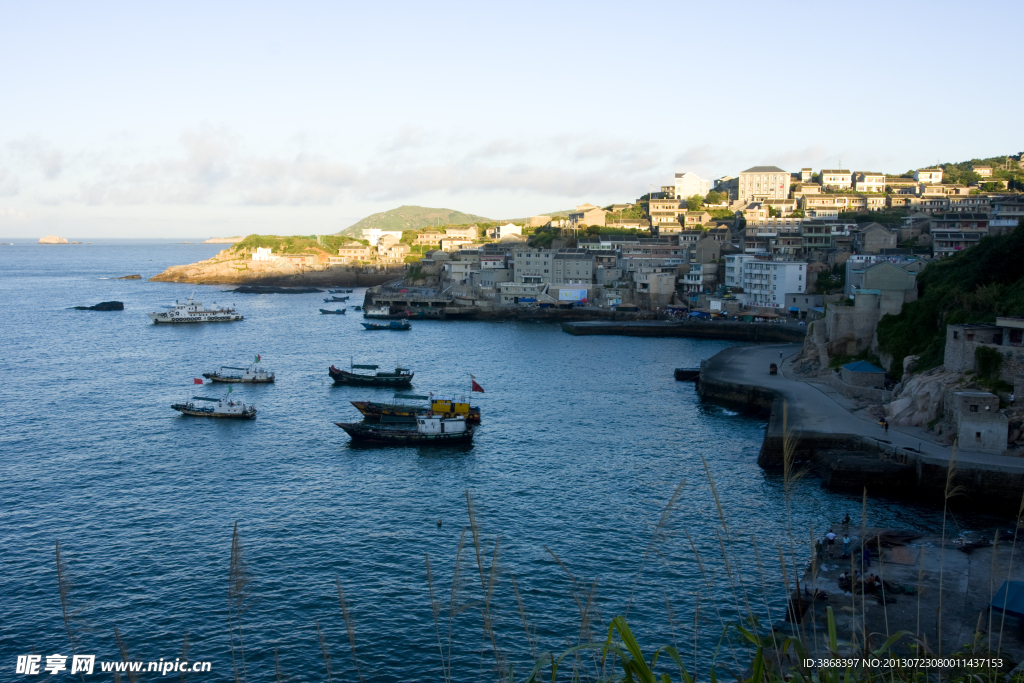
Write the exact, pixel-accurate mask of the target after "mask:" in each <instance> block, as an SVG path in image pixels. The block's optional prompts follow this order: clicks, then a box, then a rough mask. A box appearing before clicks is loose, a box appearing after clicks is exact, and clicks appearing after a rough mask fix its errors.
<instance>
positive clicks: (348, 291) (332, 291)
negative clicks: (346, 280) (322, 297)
mask: <svg viewBox="0 0 1024 683" xmlns="http://www.w3.org/2000/svg"><path fill="white" fill-rule="evenodd" d="M327 293H328V294H351V293H352V290H351V289H328V290H327Z"/></svg>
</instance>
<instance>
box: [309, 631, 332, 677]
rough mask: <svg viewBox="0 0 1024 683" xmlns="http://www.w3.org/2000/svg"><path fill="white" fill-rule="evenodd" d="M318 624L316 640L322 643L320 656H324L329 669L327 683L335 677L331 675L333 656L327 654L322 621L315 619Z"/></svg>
mask: <svg viewBox="0 0 1024 683" xmlns="http://www.w3.org/2000/svg"><path fill="white" fill-rule="evenodd" d="M313 623H314V624H316V640H317V642H318V643H320V656H321V657H323V658H324V668H325V669H327V683H331V681H332V680H333V677H332V676H331V656H330V655H329V654H327V640H326V639H325V638H324V632H323V631H321V630H320V622H319V621H314V622H313Z"/></svg>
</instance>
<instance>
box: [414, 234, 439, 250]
mask: <svg viewBox="0 0 1024 683" xmlns="http://www.w3.org/2000/svg"><path fill="white" fill-rule="evenodd" d="M443 238H444V233H443V232H437V231H434V230H428V231H427V232H421V233H420V234H418V235H416V240H415V241H414V242H413V244H419V245H427V246H431V247H436V246H437V245H438V244H440V243H441V240H442V239H443Z"/></svg>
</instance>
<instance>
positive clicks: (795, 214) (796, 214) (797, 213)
mask: <svg viewBox="0 0 1024 683" xmlns="http://www.w3.org/2000/svg"><path fill="white" fill-rule="evenodd" d="M789 215H790V217H791V218H807V214H806V213H804V210H803V209H797V210H796V211H794V212H793V213H791V214H789Z"/></svg>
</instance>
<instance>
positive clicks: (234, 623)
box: [228, 521, 249, 683]
mask: <svg viewBox="0 0 1024 683" xmlns="http://www.w3.org/2000/svg"><path fill="white" fill-rule="evenodd" d="M248 585H249V573H248V571H247V570H246V566H245V556H244V553H243V552H242V537H241V536H240V535H239V533H238V522H237V521H236V522H235V528H234V530H233V531H232V532H231V560H230V562H229V564H228V631H229V635H230V638H231V666H232V668H233V669H234V673H235V683H239V682H240V681H246V680H248V674H247V672H246V668H245V641H244V640H243V639H242V613H243V612H245V610H246V607H247V600H246V598H247V595H248V593H247V591H246V588H247V586H248ZM236 630H237V631H238V651H239V653H240V657H239V659H240V661H241V663H242V675H241V678H239V675H238V665H237V664H236V662H235V631H236Z"/></svg>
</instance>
